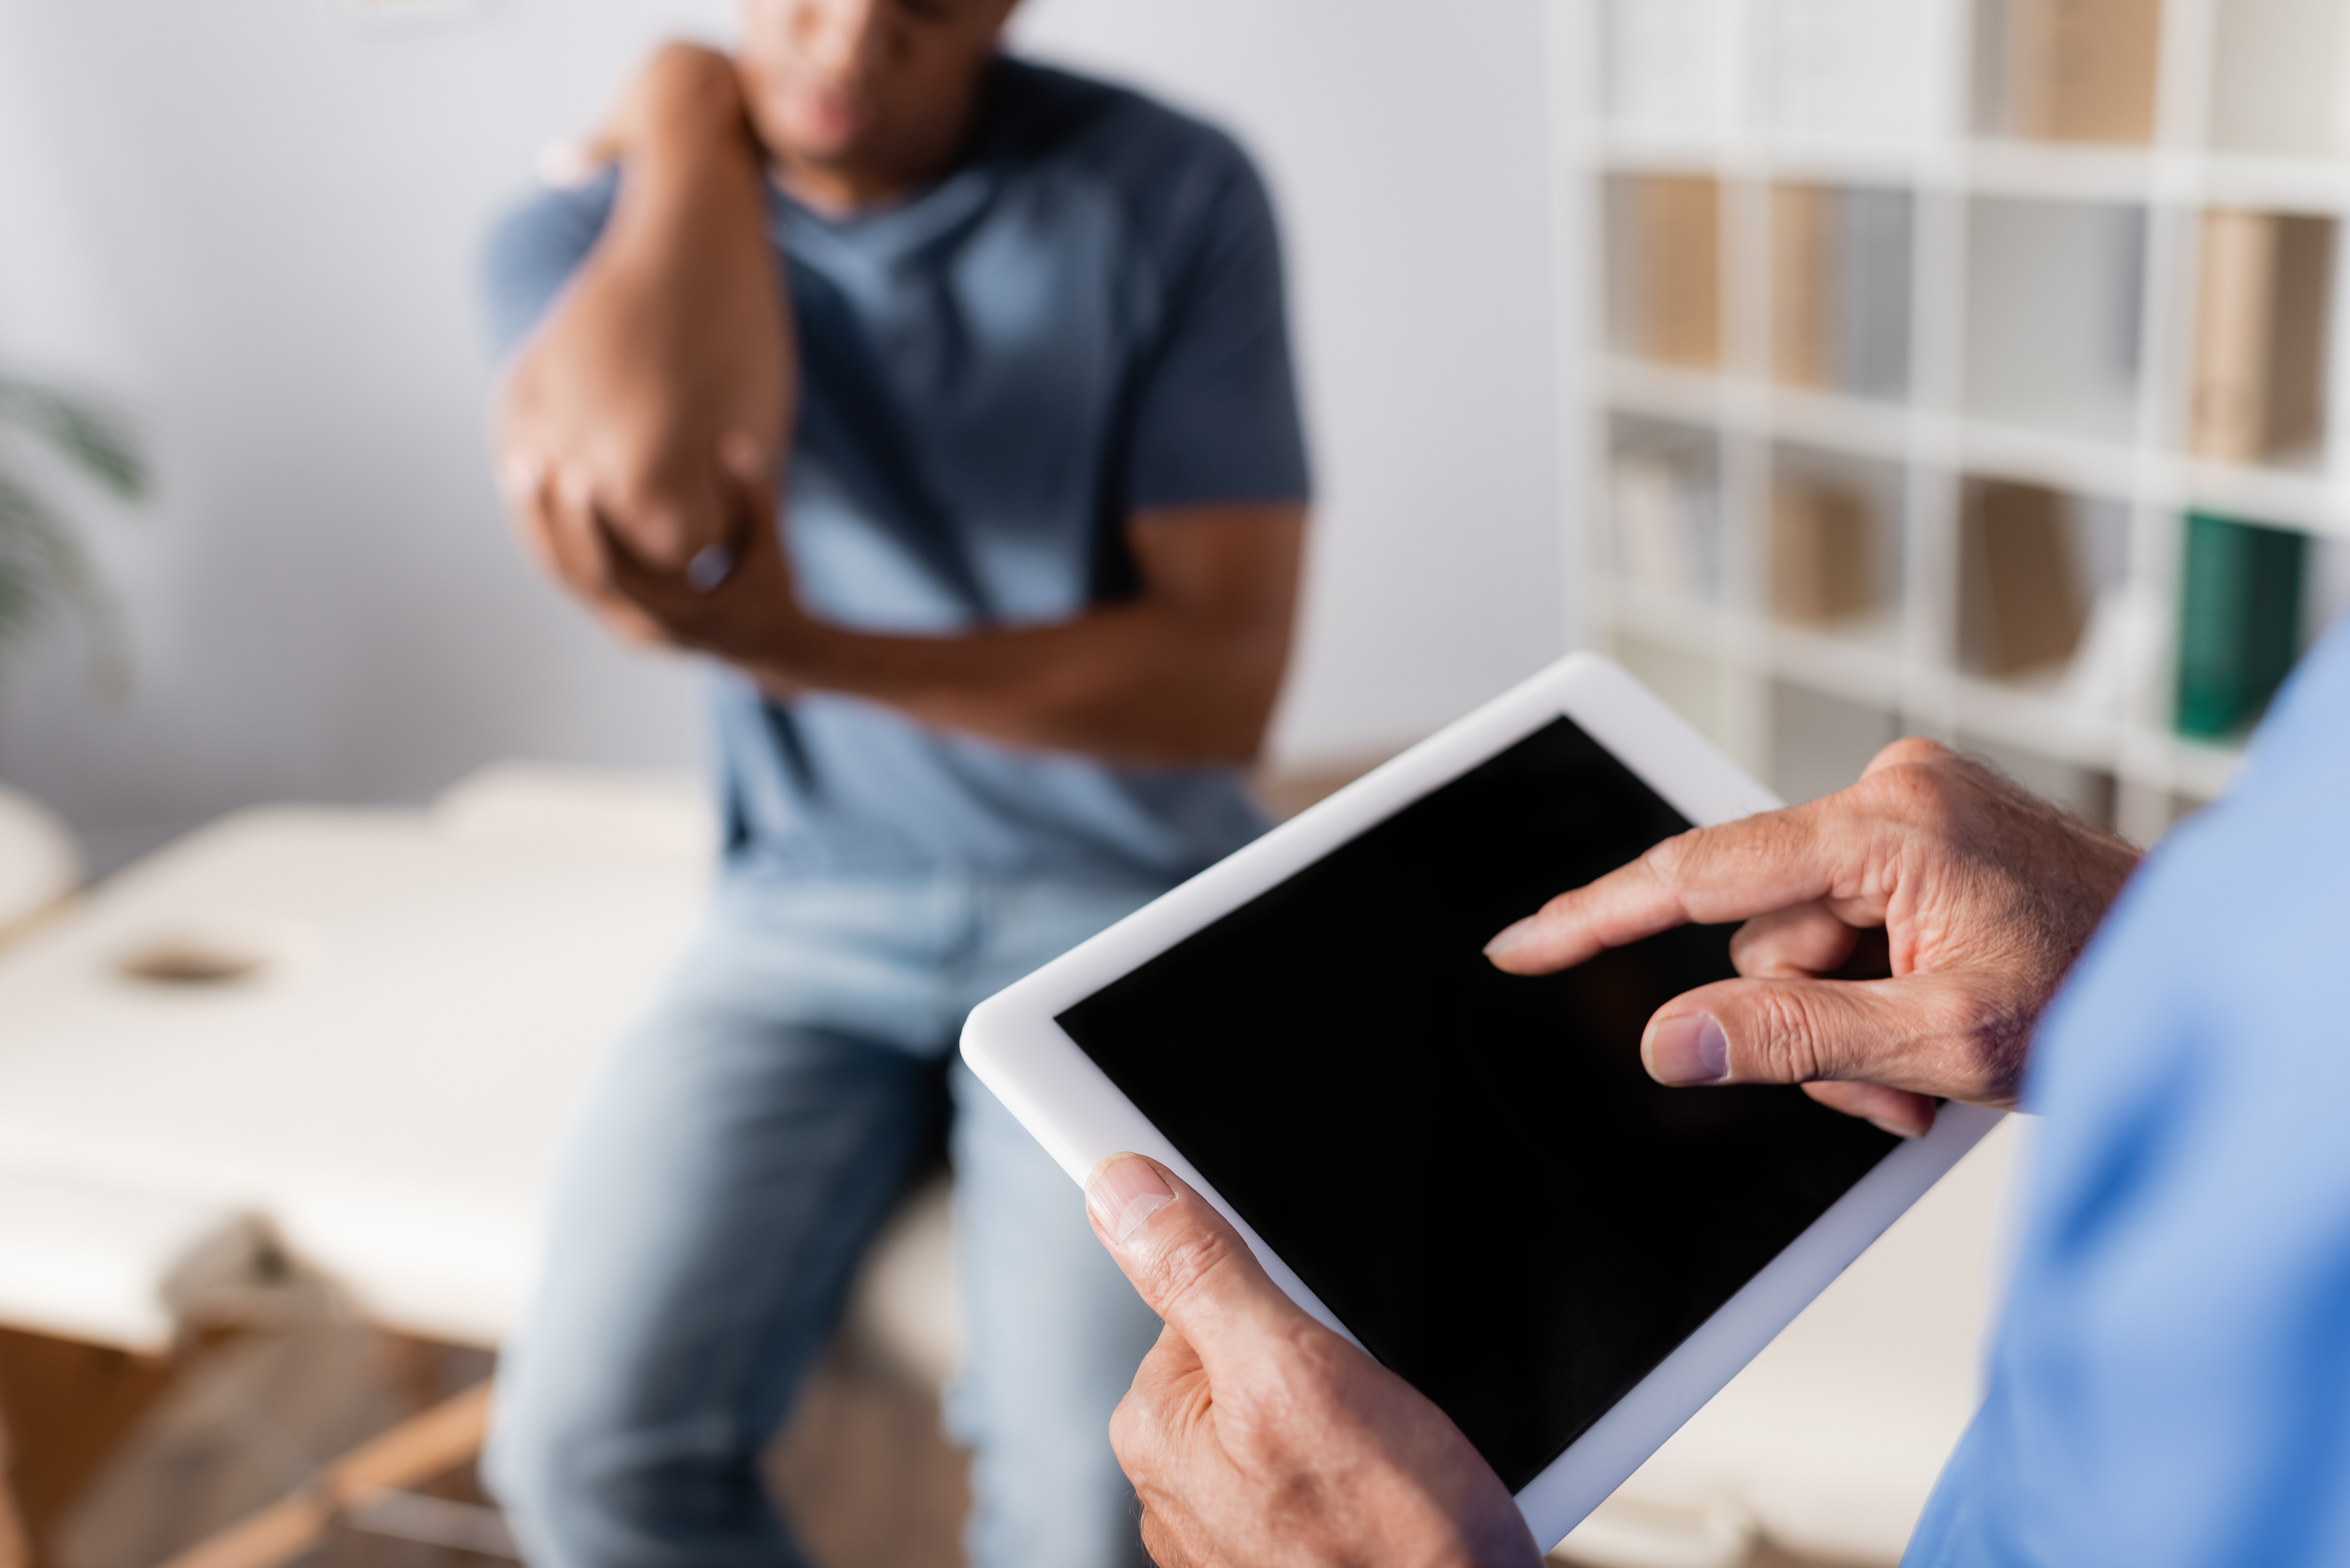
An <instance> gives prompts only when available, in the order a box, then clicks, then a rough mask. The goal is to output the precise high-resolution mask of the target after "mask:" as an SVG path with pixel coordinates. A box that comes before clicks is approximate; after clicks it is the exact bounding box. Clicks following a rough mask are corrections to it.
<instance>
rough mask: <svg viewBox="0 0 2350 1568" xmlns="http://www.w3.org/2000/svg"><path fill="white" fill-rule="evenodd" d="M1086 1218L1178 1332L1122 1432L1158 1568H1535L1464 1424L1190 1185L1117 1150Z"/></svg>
mask: <svg viewBox="0 0 2350 1568" xmlns="http://www.w3.org/2000/svg"><path fill="white" fill-rule="evenodd" d="M1343 1180H1344V1173H1343V1172H1338V1173H1334V1187H1336V1186H1337V1185H1339V1184H1341V1183H1343ZM1087 1210H1088V1212H1089V1213H1090V1215H1091V1216H1092V1219H1093V1222H1094V1230H1095V1232H1096V1233H1097V1235H1099V1236H1100V1237H1101V1239H1102V1241H1103V1244H1104V1245H1106V1246H1107V1247H1108V1248H1109V1249H1110V1251H1111V1254H1112V1256H1114V1257H1116V1258H1117V1260H1118V1265H1119V1266H1120V1267H1121V1268H1123V1269H1124V1270H1125V1271H1126V1274H1127V1277H1128V1279H1129V1280H1131V1281H1133V1282H1134V1285H1135V1288H1136V1289H1137V1290H1138V1291H1139V1292H1140V1293H1142V1296H1143V1299H1144V1300H1145V1301H1147V1302H1149V1303H1150V1305H1151V1308H1152V1310H1153V1311H1155V1312H1157V1313H1158V1314H1159V1316H1160V1317H1161V1318H1163V1319H1165V1320H1166V1324H1167V1326H1166V1329H1165V1331H1164V1332H1163V1333H1162V1334H1160V1335H1159V1344H1158V1345H1156V1346H1155V1347H1154V1348H1153V1349H1152V1350H1151V1352H1150V1354H1149V1356H1147V1357H1146V1358H1145V1359H1144V1361H1143V1363H1142V1366H1141V1369H1140V1371H1139V1372H1138V1373H1137V1374H1136V1376H1135V1379H1134V1386H1133V1388H1132V1389H1131V1390H1130V1391H1129V1392H1128V1394H1127V1397H1126V1398H1125V1400H1124V1401H1123V1402H1121V1403H1120V1404H1119V1406H1118V1413H1117V1415H1116V1416H1115V1417H1113V1418H1112V1420H1111V1422H1110V1442H1111V1444H1112V1446H1113V1447H1114V1448H1115V1449H1117V1451H1118V1462H1119V1464H1120V1465H1122V1466H1123V1467H1124V1468H1125V1469H1126V1473H1127V1476H1128V1479H1129V1480H1132V1481H1133V1482H1134V1488H1135V1491H1136V1494H1137V1495H1138V1496H1139V1497H1140V1498H1141V1500H1142V1505H1143V1513H1142V1539H1143V1544H1144V1545H1145V1546H1147V1547H1148V1548H1149V1552H1150V1555H1151V1557H1152V1559H1153V1560H1154V1561H1156V1562H1157V1563H1159V1565H1160V1568H1342V1565H1344V1568H1368V1565H1370V1564H1378V1565H1379V1568H1471V1565H1474V1568H1535V1565H1536V1564H1537V1563H1539V1561H1540V1553H1539V1552H1537V1551H1536V1550H1535V1547H1534V1540H1533V1538H1532V1536H1530V1535H1529V1534H1528V1533H1527V1531H1526V1526H1525V1521H1523V1519H1522V1518H1521V1517H1520V1516H1519V1513H1518V1510H1517V1505H1516V1504H1515V1503H1514V1502H1513V1501H1512V1500H1511V1497H1510V1494H1509V1491H1508V1490H1507V1489H1506V1488H1504V1487H1503V1485H1502V1483H1501V1480H1499V1479H1498V1478H1497V1477H1496V1476H1495V1475H1494V1474H1493V1472H1492V1469H1491V1468H1489V1467H1488V1466H1487V1465H1486V1463H1485V1461H1484V1460H1483V1459H1482V1458H1481V1457H1479V1455H1478V1453H1477V1451H1476V1449H1473V1448H1471V1447H1470V1445H1469V1440H1468V1439H1467V1438H1464V1437H1462V1436H1461V1432H1460V1429H1459V1428H1456V1427H1454V1426H1453V1425H1452V1423H1451V1420H1449V1419H1448V1418H1447V1417H1445V1415H1444V1413H1443V1412H1442V1411H1440V1410H1439V1409H1438V1408H1437V1407H1435V1406H1433V1405H1431V1404H1430V1403H1429V1402H1428V1400H1427V1399H1425V1398H1424V1397H1421V1396H1420V1395H1419V1392H1418V1391H1416V1390H1415V1389H1413V1388H1412V1387H1411V1386H1410V1385H1409V1384H1407V1383H1406V1382H1404V1381H1403V1379H1401V1378H1399V1377H1398V1376H1396V1375H1395V1374H1393V1373H1392V1372H1389V1371H1388V1370H1387V1368H1385V1367H1383V1366H1380V1365H1379V1364H1378V1362H1376V1361H1374V1360H1372V1359H1371V1358H1370V1357H1369V1356H1367V1355H1364V1354H1363V1353H1362V1352H1361V1351H1360V1350H1357V1348H1355V1346H1354V1345H1350V1344H1348V1343H1347V1341H1346V1340H1344V1339H1342V1338H1340V1337H1339V1336H1338V1335H1336V1334H1333V1333H1331V1332H1330V1331H1329V1330H1328V1329H1326V1328H1325V1327H1323V1326H1322V1325H1321V1324H1318V1323H1316V1322H1315V1321H1314V1320H1313V1319H1312V1318H1310V1317H1308V1316H1306V1315H1305V1313H1304V1312H1302V1311H1300V1310H1299V1309H1298V1308H1297V1306H1296V1305H1295V1303H1293V1302H1291V1301H1290V1299H1289V1298H1288V1297H1287V1296H1285V1295H1284V1294H1283V1293H1281V1290H1280V1289H1279V1287H1277V1286H1276V1285H1274V1282H1272V1281H1271V1280H1270V1279H1268V1278H1267V1277H1266V1275H1265V1273H1264V1271H1263V1269H1262V1268H1260V1267H1259V1266H1258V1264H1257V1262H1256V1259H1255V1258H1254V1257H1253V1256H1252V1255H1251V1254H1250V1252H1249V1250H1248V1247H1247V1245H1246V1244H1245V1243H1244V1242H1243V1241H1241V1239H1240V1237H1239V1235H1238V1234H1237V1233H1236V1232H1235V1231H1233V1230H1232V1227H1231V1226H1230V1225H1228V1224H1226V1223H1225V1221H1224V1220H1223V1218H1222V1216H1221V1215H1219V1214H1218V1213H1217V1212H1216V1211H1215V1210H1214V1209H1212V1208H1211V1207H1210V1206H1209V1205H1208V1204H1207V1203H1206V1202H1205V1201H1204V1200H1202V1199H1201V1198H1200V1197H1199V1195H1198V1194H1197V1193H1195V1192H1193V1191H1192V1190H1191V1188H1189V1187H1188V1186H1186V1185H1185V1184H1184V1183H1183V1181H1182V1179H1180V1177H1177V1176H1175V1175H1174V1174H1173V1173H1172V1172H1170V1171H1168V1170H1167V1169H1165V1168H1163V1167H1161V1166H1159V1164H1158V1163H1157V1162H1155V1161H1153V1160H1149V1159H1147V1158H1143V1157H1141V1156H1139V1155H1116V1156H1112V1157H1111V1158H1109V1159H1107V1160H1105V1161H1103V1162H1102V1165H1101V1167H1100V1168H1098V1169H1097V1170H1096V1171H1095V1173H1094V1175H1093V1178H1092V1179H1091V1180H1090V1181H1089V1182H1088V1183H1087Z"/></svg>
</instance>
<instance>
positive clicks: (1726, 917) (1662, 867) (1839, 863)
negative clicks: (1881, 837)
mask: <svg viewBox="0 0 2350 1568" xmlns="http://www.w3.org/2000/svg"><path fill="white" fill-rule="evenodd" d="M1828 798H1829V799H1830V800H1834V799H1835V798H1836V797H1835V796H1833V795H1831V796H1829V797H1828ZM1824 804H1825V803H1823V802H1817V801H1815V802H1814V803H1812V804H1811V805H1800V806H1795V807H1793V808H1791V809H1789V810H1786V811H1773V812H1765V813H1763V814H1762V815H1758V816H1750V817H1746V818H1744V819H1743V820H1742V821H1738V822H1729V823H1723V824H1722V825H1721V826H1717V827H1700V828H1692V829H1691V830H1690V831H1689V832H1687V833H1684V834H1681V835H1680V836H1678V837H1674V838H1668V839H1666V840H1665V841H1664V842H1663V843H1662V844H1659V845H1658V846H1656V847H1655V848H1653V849H1651V850H1649V851H1648V853H1647V854H1646V855H1643V856H1641V857H1640V858H1638V860H1635V861H1633V862H1632V863H1631V864H1630V865H1629V866H1626V867H1621V868H1619V869H1617V870H1615V871H1611V872H1609V873H1608V874H1607V876H1605V877H1600V878H1599V879H1598V880H1597V881H1596V882H1593V883H1590V884H1588V885H1587V886H1586V887H1582V888H1576V889H1575V891H1573V892H1571V893H1562V894H1561V895H1559V896H1558V897H1557V898H1553V899H1552V900H1551V901H1550V902H1549V903H1547V904H1545V905H1544V906H1543V907H1542V909H1540V910H1539V911H1537V912H1536V913H1534V914H1533V915H1530V916H1528V917H1527V918H1526V919H1523V920H1520V921H1519V922H1518V923H1517V924H1515V925H1513V926H1511V927H1510V928H1508V929H1506V930H1504V931H1503V932H1502V933H1501V934H1500V935H1499V936H1497V937H1495V938H1494V939H1493V940H1492V942H1491V943H1490V944H1488V945H1487V947H1486V949H1485V954H1486V956H1487V957H1488V958H1490V959H1492V961H1493V962H1494V963H1495V964H1496V965H1497V966H1498V967H1500V968H1502V969H1503V970H1506V971H1509V972H1510V973H1512V974H1549V973H1551V972H1552V971H1556V970H1562V969H1568V968H1571V967H1573V966H1574V965H1575V964H1579V963H1582V962H1585V961H1587V960H1589V959H1592V958H1595V957H1596V956H1597V955H1598V954H1599V953H1601V952H1602V951H1604V950H1607V949H1608V948H1616V947H1622V946H1623V945H1624V944H1626V943H1627V942H1634V941H1638V940H1640V939H1641V938H1642V937H1648V936H1654V935H1655V934H1656V933H1657V932H1659V931H1663V930H1669V929H1672V928H1673V927H1675V926H1679V925H1687V924H1689V923H1690V922H1692V921H1694V922H1696V923H1698V924H1701V925H1713V924H1719V923H1721V922H1725V921H1730V920H1747V919H1753V918H1754V917H1755V916H1757V915H1762V914H1767V913H1769V912H1770V911H1772V910H1774V909H1788V908H1790V907H1792V906H1794V905H1797V904H1807V903H1811V902H1814V900H1817V899H1821V898H1826V897H1828V896H1829V895H1830V894H1831V893H1833V892H1839V891H1846V892H1848V891H1849V890H1850V889H1851V888H1854V887H1856V885H1859V884H1863V883H1865V882H1866V881H1867V880H1868V878H1867V876H1866V870H1867V867H1868V866H1869V865H1870V863H1871V861H1872V859H1873V858H1874V857H1875V856H1876V853H1877V837H1878V834H1877V824H1876V823H1875V822H1874V821H1873V820H1872V819H1866V818H1864V819H1860V820H1858V821H1856V820H1855V819H1854V817H1853V815H1852V814H1851V813H1850V812H1849V810H1848V809H1847V810H1846V812H1845V813H1844V814H1843V815H1840V816H1835V817H1831V816H1829V815H1826V814H1825V813H1824V812H1823V811H1822V810H1821V809H1820V808H1821V806H1822V805H1824Z"/></svg>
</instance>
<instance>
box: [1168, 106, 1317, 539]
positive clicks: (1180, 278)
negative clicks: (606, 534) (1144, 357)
mask: <svg viewBox="0 0 2350 1568" xmlns="http://www.w3.org/2000/svg"><path fill="white" fill-rule="evenodd" d="M1212 146H1213V149H1214V152H1215V155H1214V156H1211V157H1205V158H1201V159H1198V160H1196V161H1194V162H1193V164H1192V166H1191V168H1190V169H1188V170H1187V171H1185V173H1184V175H1183V176H1182V178H1181V179H1180V181H1179V182H1178V183H1177V185H1176V188H1175V189H1174V190H1172V191H1170V192H1166V193H1165V195H1164V197H1163V198H1162V199H1163V201H1164V202H1165V206H1164V207H1162V209H1161V211H1162V213H1171V214H1173V216H1174V222H1173V223H1170V226H1169V230H1168V231H1167V232H1169V233H1170V234H1171V235H1172V243H1170V247H1169V249H1170V270H1169V272H1168V286H1167V294H1166V308H1165V312H1164V314H1163V316H1162V317H1161V321H1160V328H1159V335H1158V340H1157V343H1156V344H1155V346H1154V352H1153V353H1152V354H1151V356H1150V358H1149V360H1148V361H1147V362H1146V365H1145V367H1144V369H1143V372H1142V376H1141V380H1140V384H1139V388H1138V389H1137V394H1136V398H1135V402H1134V423H1133V426H1132V431H1133V439H1132V442H1131V445H1130V446H1129V448H1128V466H1127V487H1126V488H1127V504H1128V506H1129V507H1130V508H1132V509H1135V510H1143V509H1147V508H1151V507H1162V506H1199V505H1212V504H1218V503H1223V502H1285V501H1304V500H1305V499H1306V497H1307V493H1308V489H1309V484H1308V474H1307V472H1306V462H1305V432H1304V431H1303V429H1302V427H1301V422H1300V421H1299V417H1298V410H1297V382H1296V376H1295V372H1294V370H1293V369H1292V366H1291V363H1290V354H1289V313H1288V307H1287V303H1286V300H1285V299H1284V291H1283V287H1282V266H1281V237H1280V234H1279V231H1278V229H1277V227H1276V225H1275V223H1274V215H1273V203H1272V202H1271V201H1270V200H1269V199H1268V198H1267V196H1266V194H1265V190H1264V183H1263V181H1262V180H1261V179H1260V178H1259V177H1258V175H1257V172H1256V171H1255V169H1253V167H1251V166H1250V164H1249V161H1248V160H1247V159H1246V158H1245V157H1244V156H1243V154H1242V153H1241V151H1240V150H1239V149H1238V148H1236V147H1234V146H1232V144H1231V143H1230V142H1228V141H1223V140H1222V139H1221V138H1219V139H1218V140H1216V141H1215V142H1214V143H1213V144H1212Z"/></svg>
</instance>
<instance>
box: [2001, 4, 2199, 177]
mask: <svg viewBox="0 0 2350 1568" xmlns="http://www.w3.org/2000/svg"><path fill="white" fill-rule="evenodd" d="M2161 39H2162V5H2161V0H1975V4H1974V95H1973V96H1974V120H1975V128H1976V130H1978V131H1980V132H1981V133H1982V134H1984V135H1987V136H2008V137H2016V138H2020V139H2022V140H2032V141H2060V142H2087V143H2095V144H2107V145H2143V144H2145V143H2147V142H2150V141H2152V140H2154V122H2155V107H2156V104H2155V99H2156V85H2157V76H2158V66H2159V57H2160V47H2161Z"/></svg>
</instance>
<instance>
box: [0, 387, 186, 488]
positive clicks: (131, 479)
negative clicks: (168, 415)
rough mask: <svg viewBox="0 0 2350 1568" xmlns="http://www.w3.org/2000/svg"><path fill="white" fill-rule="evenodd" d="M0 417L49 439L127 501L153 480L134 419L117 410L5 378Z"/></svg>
mask: <svg viewBox="0 0 2350 1568" xmlns="http://www.w3.org/2000/svg"><path fill="white" fill-rule="evenodd" d="M0 415H5V416H7V417H10V418H13V419H14V420H15V421H16V422H17V423H18V424H21V425H22V426H24V427H25V428H26V430H28V431H33V432H34V433H35V434H36V435H39V436H41V437H43V438H44V439H46V440H47V441H48V442H49V444H50V445H51V446H53V447H55V448H56V449H57V452H58V454H59V455H60V456H62V457H64V458H65V459H66V460H67V461H68V462H71V463H72V464H73V465H74V466H75V467H76V468H78V469H79V470H80V471H81V472H83V473H85V474H87V475H88V476H89V477H90V478H91V479H93V480H95V481H97V482H98V483H99V484H101V485H104V486H105V487H106V488H107V489H108V490H109V491H111V492H113V493H115V494H116V495H118V496H120V497H121V498H122V499H123V500H125V501H136V500H139V499H140V498H141V497H142V496H144V495H145V494H146V493H147V488H148V484H149V483H150V480H151V473H150V472H149V469H148V466H147V458H146V454H145V452H142V451H141V450H140V443H139V435H138V431H137V429H136V427H134V426H133V425H132V423H131V422H130V417H129V416H128V415H126V414H125V413H124V412H123V411H122V410H120V409H119V408H116V407H115V406H114V405H113V404H111V403H108V402H106V401H103V400H99V399H96V398H85V397H76V396H74V395H72V394H69V393H66V392H59V391H56V390H53V389H49V388H47V387H40V386H36V385H34V384H33V383H32V382H30V381H20V380H16V379H13V378H6V377H0Z"/></svg>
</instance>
